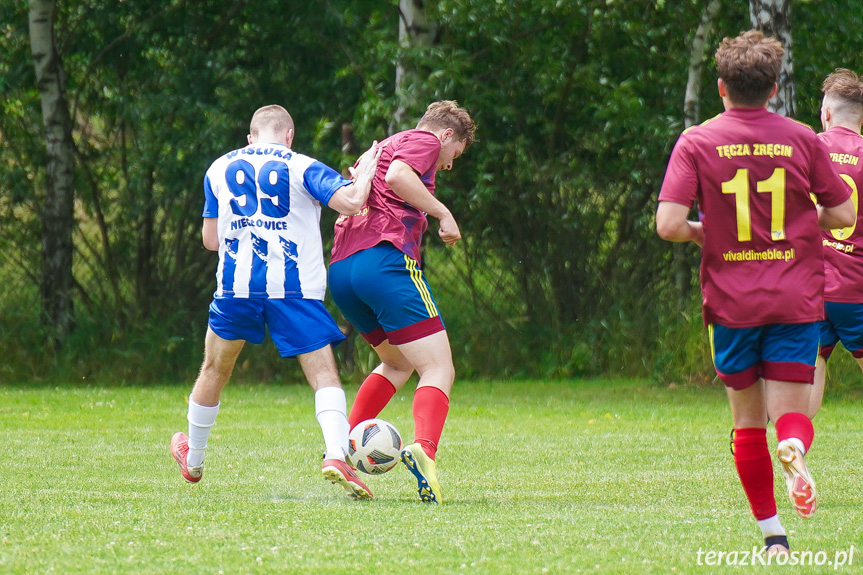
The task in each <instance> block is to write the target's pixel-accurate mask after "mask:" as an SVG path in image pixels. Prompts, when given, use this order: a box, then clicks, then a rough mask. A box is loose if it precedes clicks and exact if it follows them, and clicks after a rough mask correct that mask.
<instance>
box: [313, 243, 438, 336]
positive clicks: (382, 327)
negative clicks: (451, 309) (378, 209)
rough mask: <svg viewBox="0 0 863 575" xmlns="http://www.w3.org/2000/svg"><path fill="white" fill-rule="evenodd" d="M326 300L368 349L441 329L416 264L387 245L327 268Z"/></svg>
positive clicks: (432, 299) (430, 296)
mask: <svg viewBox="0 0 863 575" xmlns="http://www.w3.org/2000/svg"><path fill="white" fill-rule="evenodd" d="M330 294H331V295H332V296H333V301H335V302H336V305H337V306H339V309H340V310H341V311H342V313H343V314H344V316H345V317H346V318H347V320H348V321H349V322H351V324H353V326H354V327H355V328H357V331H359V332H360V334H361V335H362V336H363V338H364V339H365V340H366V341H368V342H369V343H370V344H371V345H372V346H378V345H380V344H381V343H383V342H384V341H386V340H389V342H390V343H391V344H393V345H400V344H403V343H409V342H412V341H416V340H418V339H421V338H423V337H426V336H429V335H431V334H433V333H437V332H439V331H443V330H444V329H445V327H444V324H443V321H442V320H441V317H440V313H439V312H438V309H437V304H436V303H435V301H434V298H433V297H432V294H431V289H430V288H429V285H428V283H426V280H425V278H424V277H423V273H422V270H420V268H419V266H418V265H417V262H416V260H414V259H413V258H411V257H410V256H407V255H405V254H403V253H402V252H401V251H399V250H398V249H396V247H395V246H394V245H392V244H391V243H389V242H383V243H380V244H378V245H376V246H374V247H372V248H368V249H365V250H362V251H360V252H357V253H355V254H353V255H351V256H349V257H347V258H345V259H343V260H339V261H337V262H336V263H334V264H330Z"/></svg>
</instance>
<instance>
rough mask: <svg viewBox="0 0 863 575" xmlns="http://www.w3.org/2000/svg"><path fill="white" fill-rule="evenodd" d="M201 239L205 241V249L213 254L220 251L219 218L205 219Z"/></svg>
mask: <svg viewBox="0 0 863 575" xmlns="http://www.w3.org/2000/svg"><path fill="white" fill-rule="evenodd" d="M201 239H203V240H204V247H205V248H207V249H208V250H210V251H211V252H217V251H219V218H204V227H203V228H201Z"/></svg>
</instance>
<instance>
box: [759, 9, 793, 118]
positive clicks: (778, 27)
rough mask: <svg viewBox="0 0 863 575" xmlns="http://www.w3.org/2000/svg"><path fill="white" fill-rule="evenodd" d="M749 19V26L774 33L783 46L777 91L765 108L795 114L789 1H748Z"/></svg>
mask: <svg viewBox="0 0 863 575" xmlns="http://www.w3.org/2000/svg"><path fill="white" fill-rule="evenodd" d="M749 19H750V21H751V23H752V27H753V28H755V29H757V30H761V31H762V32H764V35H765V36H773V37H774V38H776V39H777V40H779V42H781V43H782V46H783V47H784V48H785V55H784V56H782V69H781V70H780V71H779V81H778V83H779V91H778V92H777V93H776V97H775V98H773V99H771V100H770V104H769V105H768V107H769V108H770V110H772V111H773V112H776V113H777V114H782V115H783V116H788V117H791V118H793V117H794V116H795V115H796V112H797V110H796V107H795V102H796V91H797V90H796V86H795V84H794V58H793V56H792V42H791V0H750V2H749Z"/></svg>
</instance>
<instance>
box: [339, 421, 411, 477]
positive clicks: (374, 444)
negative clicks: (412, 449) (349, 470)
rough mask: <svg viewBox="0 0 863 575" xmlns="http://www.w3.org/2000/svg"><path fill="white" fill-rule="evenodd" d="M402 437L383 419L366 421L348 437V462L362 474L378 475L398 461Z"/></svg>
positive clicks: (359, 424) (358, 425) (357, 426)
mask: <svg viewBox="0 0 863 575" xmlns="http://www.w3.org/2000/svg"><path fill="white" fill-rule="evenodd" d="M401 451H402V436H401V434H400V433H399V430H398V429H396V428H395V426H394V425H393V424H392V423H390V422H388V421H384V420H383V419H367V420H365V421H362V422H360V423H358V424H357V425H356V427H354V428H353V429H352V430H351V434H350V435H349V436H348V462H349V463H350V464H351V465H353V466H354V467H356V468H357V469H358V470H359V471H362V472H363V473H368V474H370V475H380V474H382V473H386V472H387V471H389V470H390V469H392V468H393V467H395V466H396V465H397V464H398V462H399V461H400V459H399V456H400V455H401Z"/></svg>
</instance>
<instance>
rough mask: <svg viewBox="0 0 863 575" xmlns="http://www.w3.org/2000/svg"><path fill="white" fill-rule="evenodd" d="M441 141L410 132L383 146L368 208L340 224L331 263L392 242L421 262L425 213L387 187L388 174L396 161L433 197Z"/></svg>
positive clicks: (388, 140)
mask: <svg viewBox="0 0 863 575" xmlns="http://www.w3.org/2000/svg"><path fill="white" fill-rule="evenodd" d="M440 145H441V144H440V140H438V139H437V136H435V135H434V134H432V133H431V132H427V131H425V130H407V131H405V132H399V133H398V134H394V135H392V136H390V137H389V138H387V139H386V140H384V141H383V142H381V144H380V147H381V148H383V151H382V152H381V157H380V160H379V161H378V167H377V171H376V172H375V177H374V179H373V180H372V189H371V192H369V199H368V201H367V202H366V205H365V206H363V208H362V209H361V210H360V211H359V213H357V214H356V215H353V216H340V217H339V219H338V220H336V230H335V232H336V233H335V238H334V240H333V253H332V258H331V260H330V263H334V262H337V261H339V260H343V259H345V258H346V257H348V256H350V255H353V254H355V253H357V252H358V251H361V250H364V249H367V248H370V247H373V246H376V245H378V244H379V243H381V242H390V243H392V244H393V245H394V246H395V247H396V248H398V249H399V250H400V251H402V252H403V253H405V254H407V255H409V256H410V257H412V258H413V259H415V260H416V261H418V262H419V260H420V242H421V241H422V236H423V232H425V231H426V228H428V220H427V219H426V215H425V213H423V212H422V211H420V210H418V209H417V208H415V207H413V206H411V205H410V204H408V203H407V202H405V201H404V200H403V199H401V198H400V197H399V196H398V195H397V194H396V193H395V192H393V191H392V189H391V188H390V187H389V186H388V185H387V182H386V179H385V177H386V174H387V170H389V168H390V164H391V163H392V161H393V160H400V161H402V162H404V163H406V164H407V165H409V166H410V167H411V168H413V169H414V171H416V173H417V174H419V177H420V180H422V182H423V184H425V186H426V188H428V191H429V193H430V194H434V188H435V184H434V177H435V170H436V169H437V159H438V156H439V155H440Z"/></svg>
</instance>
